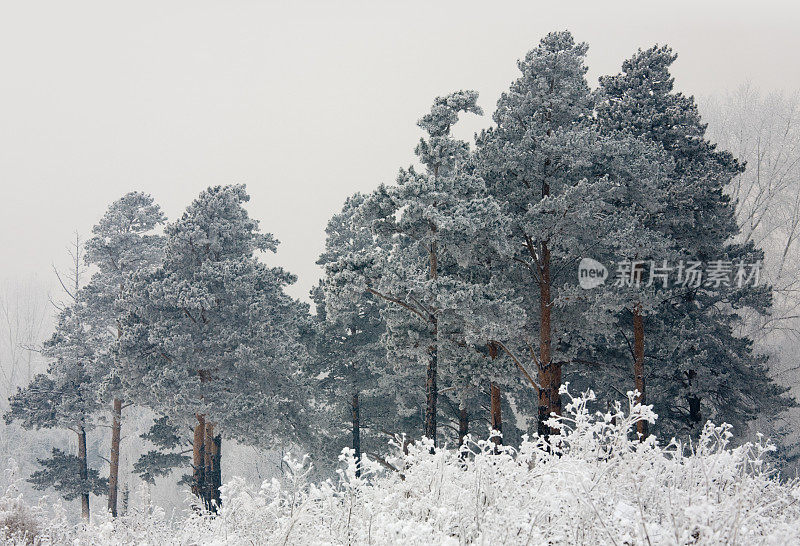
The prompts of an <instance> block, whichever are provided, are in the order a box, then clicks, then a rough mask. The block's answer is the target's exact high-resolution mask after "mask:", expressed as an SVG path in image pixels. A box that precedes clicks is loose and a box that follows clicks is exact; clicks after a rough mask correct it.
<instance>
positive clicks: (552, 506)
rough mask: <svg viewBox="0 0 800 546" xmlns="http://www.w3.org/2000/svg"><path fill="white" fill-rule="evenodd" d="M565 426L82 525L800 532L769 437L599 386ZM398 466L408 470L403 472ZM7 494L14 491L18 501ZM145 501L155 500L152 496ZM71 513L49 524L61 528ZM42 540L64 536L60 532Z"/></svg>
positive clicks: (626, 539)
mask: <svg viewBox="0 0 800 546" xmlns="http://www.w3.org/2000/svg"><path fill="white" fill-rule="evenodd" d="M562 390H563V392H564V394H565V395H566V396H567V399H568V400H569V403H568V404H567V405H566V407H565V411H564V414H565V415H564V417H559V418H554V419H552V420H551V426H552V427H554V428H558V429H560V431H561V434H560V435H558V436H555V437H553V438H551V440H552V441H551V442H548V441H546V440H544V439H542V438H538V437H532V438H527V439H526V440H525V441H524V442H523V443H522V445H521V446H519V448H518V449H515V448H511V447H503V448H501V449H500V451H499V453H498V452H497V450H496V446H495V445H494V444H493V443H491V442H489V441H482V440H481V441H472V440H470V441H469V442H468V443H467V444H465V446H463V447H462V448H461V450H456V449H438V450H436V451H435V453H431V444H430V443H429V441H427V440H421V441H419V442H417V443H415V444H411V445H407V446H406V449H407V453H405V452H404V451H403V449H402V447H403V445H402V443H401V442H399V443H398V445H397V446H396V448H397V450H396V451H397V452H396V454H395V456H394V457H390V458H388V459H386V460H382V461H380V463H379V462H376V461H372V460H365V461H364V463H363V467H362V469H361V473H360V476H359V475H357V473H356V462H355V460H354V458H353V454H352V452H351V451H349V450H344V452H343V453H342V455H341V457H340V459H341V462H342V467H341V470H340V472H339V477H338V479H337V480H328V481H324V482H321V483H311V482H310V481H309V479H308V477H309V473H310V470H311V463H310V461H309V460H308V459H303V460H296V459H292V458H289V457H287V459H286V464H287V466H288V468H289V472H288V474H287V478H286V479H285V480H283V481H278V480H271V481H267V482H264V483H263V484H262V485H261V486H260V488H255V487H253V486H252V485H251V484H247V483H245V482H244V481H243V480H241V479H234V480H232V481H230V482H229V483H228V484H227V485H225V486H224V489H223V504H222V510H221V511H220V512H219V514H218V515H216V516H213V517H212V516H209V515H203V514H191V515H189V516H188V517H187V518H186V519H184V520H183V521H172V520H170V519H168V518H166V517H165V515H164V514H163V513H162V512H158V511H153V510H148V509H145V510H143V511H140V512H135V513H130V514H128V515H126V516H124V517H121V518H118V519H117V520H110V519H108V518H105V519H103V518H101V519H95V520H93V521H92V523H91V524H89V525H88V526H86V527H85V528H84V527H74V528H70V533H71V535H70V536H71V539H72V540H73V541H77V542H78V543H80V544H134V543H135V544H159V545H166V544H454V545H456V544H616V545H620V546H621V545H623V544H674V545H685V544H693V545H694V544H698V545H699V544H722V543H726V544H727V543H738V544H791V543H799V542H800V526H799V525H798V524H797V522H798V521H800V503H798V501H799V500H800V484H798V482H796V481H791V482H786V483H782V482H781V481H779V480H778V477H777V476H776V475H775V474H774V473H773V471H772V470H771V469H770V468H769V467H768V465H767V464H766V463H765V462H764V461H765V456H766V455H767V453H768V452H770V451H771V450H772V449H773V447H772V446H771V445H770V444H769V443H768V442H766V441H764V440H763V439H760V440H759V441H758V442H756V443H752V444H745V445H742V446H739V447H735V448H731V447H729V445H728V442H729V439H730V437H731V433H730V431H729V427H728V426H726V425H722V426H714V425H712V424H711V423H708V424H707V425H706V426H705V429H704V430H703V433H702V435H701V437H700V440H699V441H698V442H697V444H695V445H691V446H684V445H681V444H679V443H677V442H675V441H673V442H670V443H669V444H667V445H666V446H659V445H658V444H657V443H656V441H655V440H654V439H653V438H652V437H650V438H648V439H647V440H646V441H644V442H639V441H638V439H637V438H636V437H635V434H634V431H635V426H636V423H637V422H638V421H639V420H642V419H646V420H649V421H652V420H654V419H655V415H654V414H653V413H652V411H651V409H650V408H649V407H642V406H639V405H638V404H635V403H634V393H630V394H629V407H628V408H624V409H623V408H622V407H620V406H617V407H615V408H612V409H611V410H610V411H608V412H605V413H596V414H592V413H591V412H590V410H589V404H590V403H591V401H592V399H593V394H592V393H591V392H589V393H586V394H584V395H583V396H580V397H572V396H570V395H569V393H568V392H567V391H566V389H562ZM389 467H392V468H394V470H389ZM4 502H5V501H4ZM144 504H145V505H146V504H147V503H144ZM62 524H63V522H59V521H57V520H56V521H54V522H41V523H40V525H41V527H42V531H41V534H40V536H42V537H45V536H53V535H54V532H55V531H56V530H55V529H53V527H54V526H55V527H57V526H59V525H62ZM42 543H60V541H53V542H46V541H45V540H43V541H42Z"/></svg>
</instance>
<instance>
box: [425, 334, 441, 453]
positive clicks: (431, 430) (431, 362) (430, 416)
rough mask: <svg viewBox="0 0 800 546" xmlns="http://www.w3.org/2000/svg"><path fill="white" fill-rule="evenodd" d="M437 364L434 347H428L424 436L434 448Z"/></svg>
mask: <svg viewBox="0 0 800 546" xmlns="http://www.w3.org/2000/svg"><path fill="white" fill-rule="evenodd" d="M437 363H438V351H437V348H436V345H435V344H434V345H431V346H430V347H428V374H427V380H426V381H425V397H426V400H427V404H426V406H425V436H426V437H428V438H430V439H431V440H433V446H434V447H436V397H437V395H438V391H437V389H438V387H437V385H436V366H437Z"/></svg>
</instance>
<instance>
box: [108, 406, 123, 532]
mask: <svg viewBox="0 0 800 546" xmlns="http://www.w3.org/2000/svg"><path fill="white" fill-rule="evenodd" d="M121 433H122V400H120V399H119V398H115V399H114V409H113V414H112V419H111V456H110V458H109V465H108V510H109V511H110V512H111V516H112V517H117V491H118V490H119V444H120V438H121Z"/></svg>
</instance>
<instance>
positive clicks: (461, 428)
mask: <svg viewBox="0 0 800 546" xmlns="http://www.w3.org/2000/svg"><path fill="white" fill-rule="evenodd" d="M468 431H469V416H468V415H467V408H461V409H460V410H459V412H458V446H459V447H461V446H462V445H464V437H465V436H466V435H467V432H468Z"/></svg>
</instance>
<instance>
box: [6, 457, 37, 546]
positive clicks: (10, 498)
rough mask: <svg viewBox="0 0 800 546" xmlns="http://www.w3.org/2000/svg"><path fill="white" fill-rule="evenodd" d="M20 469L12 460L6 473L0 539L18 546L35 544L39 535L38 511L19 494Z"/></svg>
mask: <svg viewBox="0 0 800 546" xmlns="http://www.w3.org/2000/svg"><path fill="white" fill-rule="evenodd" d="M18 475H19V467H18V466H17V464H16V462H15V461H14V460H13V459H12V460H11V461H10V464H9V468H8V469H7V470H6V471H5V475H4V482H5V484H7V485H6V488H5V491H4V494H3V496H2V497H0V538H3V539H4V540H5V541H6V542H9V543H12V544H13V543H16V544H33V543H34V542H35V540H36V538H37V536H38V534H39V523H38V519H37V515H36V511H35V510H34V509H33V508H31V507H29V506H28V505H26V504H25V503H24V502H23V500H22V494H21V493H20V492H19V488H18V483H19V476H18Z"/></svg>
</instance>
